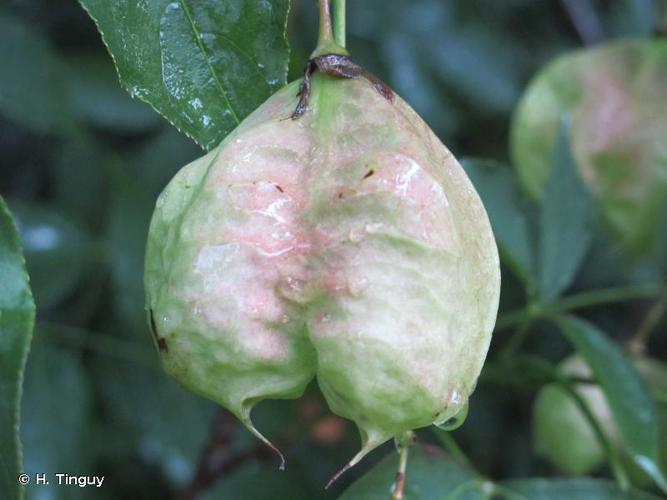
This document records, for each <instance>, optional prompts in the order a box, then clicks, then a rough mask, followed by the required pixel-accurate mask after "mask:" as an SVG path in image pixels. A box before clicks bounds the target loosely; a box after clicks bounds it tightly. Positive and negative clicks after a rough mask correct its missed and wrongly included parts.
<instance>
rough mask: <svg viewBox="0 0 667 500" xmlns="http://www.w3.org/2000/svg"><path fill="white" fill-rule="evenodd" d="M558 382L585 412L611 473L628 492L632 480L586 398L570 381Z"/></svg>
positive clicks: (562, 380)
mask: <svg viewBox="0 0 667 500" xmlns="http://www.w3.org/2000/svg"><path fill="white" fill-rule="evenodd" d="M557 382H558V384H559V385H560V386H561V387H562V388H563V389H565V390H566V391H567V393H568V394H569V395H570V396H571V397H572V398H573V399H574V401H575V402H576V403H577V406H578V407H579V409H580V410H581V411H582V412H583V414H584V416H585V417H586V420H587V421H588V424H589V425H590V426H591V428H592V429H593V433H594V434H595V437H596V438H597V440H598V442H599V443H600V446H601V447H602V449H603V450H604V453H605V455H606V456H607V459H608V460H609V465H610V466H611V471H612V473H613V475H614V479H615V480H616V482H617V483H618V485H619V486H620V487H621V489H622V490H625V491H627V490H628V489H629V488H630V480H629V479H628V475H627V473H626V471H625V469H624V468H623V465H622V464H621V462H620V460H619V457H618V453H617V452H616V450H615V449H614V448H613V447H612V446H611V443H610V442H609V440H608V439H607V437H606V436H605V434H604V432H603V431H602V428H601V427H600V424H599V423H598V421H597V419H596V418H595V415H593V412H591V410H590V408H589V407H588V404H587V403H586V401H585V400H584V398H583V397H581V395H580V394H579V393H578V392H577V390H576V389H575V387H574V386H573V384H572V382H571V381H570V380H569V379H567V378H559V379H558V380H557Z"/></svg>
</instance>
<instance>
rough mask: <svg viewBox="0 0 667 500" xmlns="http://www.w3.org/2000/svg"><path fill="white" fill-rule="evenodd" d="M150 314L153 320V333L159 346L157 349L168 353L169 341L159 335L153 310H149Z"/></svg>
mask: <svg viewBox="0 0 667 500" xmlns="http://www.w3.org/2000/svg"><path fill="white" fill-rule="evenodd" d="M148 312H149V315H150V318H151V333H152V334H153V338H154V339H155V343H156V344H157V347H158V349H159V350H160V352H168V351H169V348H168V347H167V339H165V338H164V337H160V334H158V332H157V325H156V324H155V317H154V316H153V309H149V310H148Z"/></svg>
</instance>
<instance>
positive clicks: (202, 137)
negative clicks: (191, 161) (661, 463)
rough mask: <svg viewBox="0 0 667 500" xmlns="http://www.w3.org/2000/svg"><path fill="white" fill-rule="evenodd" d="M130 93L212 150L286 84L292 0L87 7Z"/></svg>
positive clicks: (86, 0)
mask: <svg viewBox="0 0 667 500" xmlns="http://www.w3.org/2000/svg"><path fill="white" fill-rule="evenodd" d="M80 1H81V4H82V5H83V7H84V8H85V9H86V10H87V11H88V13H89V14H90V16H91V17H92V18H93V19H94V20H95V22H96V23H97V27H98V29H99V30H100V32H101V34H102V38H103V39H104V42H105V43H106V45H107V48H108V49H109V52H110V53H111V56H112V57H113V59H114V62H115V64H116V68H117V70H118V75H119V78H120V81H121V84H122V85H123V87H125V88H126V89H127V90H128V92H130V94H131V95H132V96H133V97H138V98H139V99H142V100H144V101H146V102H148V103H149V104H151V106H153V107H154V108H155V109H156V110H157V111H158V112H159V113H160V114H162V115H163V116H164V117H165V118H166V119H167V120H169V121H170V122H171V123H172V124H173V125H174V126H176V128H178V129H179V130H180V131H181V132H183V133H184V134H186V135H187V136H188V137H190V138H192V139H193V140H194V141H195V142H197V143H198V144H199V145H200V146H202V147H203V148H205V149H207V150H208V149H211V148H212V147H214V146H215V145H216V144H218V143H219V142H220V141H221V140H222V139H223V138H224V137H225V136H226V135H227V134H228V133H229V132H231V131H232V130H233V129H234V127H235V126H236V125H238V124H239V123H240V122H241V120H243V118H245V117H246V116H247V115H248V114H250V112H251V111H252V110H253V109H255V108H256V107H257V106H259V105H260V104H261V103H262V102H263V101H264V100H265V99H266V98H267V97H268V96H269V95H271V93H273V92H274V91H276V90H277V89H278V88H279V87H280V86H281V85H284V84H285V80H286V76H287V62H288V47H287V41H286V38H285V30H286V22H287V12H288V7H289V2H288V0H228V1H225V2H219V1H216V0H197V1H193V0H177V1H170V0H151V1H146V0H141V1H129V0H80Z"/></svg>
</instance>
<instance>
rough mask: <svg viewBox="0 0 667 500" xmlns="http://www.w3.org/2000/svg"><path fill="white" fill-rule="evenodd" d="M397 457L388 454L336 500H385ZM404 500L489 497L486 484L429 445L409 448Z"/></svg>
mask: <svg viewBox="0 0 667 500" xmlns="http://www.w3.org/2000/svg"><path fill="white" fill-rule="evenodd" d="M397 468H398V454H397V453H390V455H389V456H388V457H386V458H385V459H384V460H382V461H381V462H380V463H379V464H377V465H376V466H375V467H374V468H373V469H371V470H370V471H369V472H368V473H367V474H366V475H364V476H363V477H362V478H361V479H359V480H358V481H356V482H355V483H354V484H352V486H350V487H349V488H348V489H347V490H346V491H345V492H344V493H343V495H341V497H340V500H386V499H387V498H390V496H391V491H392V487H393V484H394V480H395V478H396V470H397ZM405 477H406V482H405V498H406V500H442V499H448V500H463V499H469V500H477V499H488V498H490V491H488V485H487V486H486V487H485V482H484V480H483V479H482V478H481V476H479V475H478V474H476V473H475V472H473V471H471V470H469V469H467V468H466V467H464V466H463V465H461V464H459V463H457V462H456V461H454V460H453V459H452V458H451V457H449V456H448V455H445V453H444V452H443V451H442V450H440V449H439V448H435V447H433V446H421V445H418V446H413V447H411V448H410V451H409V458H408V468H407V471H406V474H405Z"/></svg>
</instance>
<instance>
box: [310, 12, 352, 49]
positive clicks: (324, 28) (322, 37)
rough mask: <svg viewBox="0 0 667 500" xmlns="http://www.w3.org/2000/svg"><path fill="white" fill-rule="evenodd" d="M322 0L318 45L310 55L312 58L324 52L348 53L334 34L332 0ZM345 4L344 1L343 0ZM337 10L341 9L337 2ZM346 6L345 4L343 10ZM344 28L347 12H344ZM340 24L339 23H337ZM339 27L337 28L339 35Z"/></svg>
mask: <svg viewBox="0 0 667 500" xmlns="http://www.w3.org/2000/svg"><path fill="white" fill-rule="evenodd" d="M319 2H320V32H319V35H318V38H317V47H315V50H314V51H313V53H312V54H311V55H310V58H311V59H314V58H316V57H318V56H321V55H324V54H340V55H348V53H347V51H346V50H345V48H344V47H343V46H342V45H340V44H338V43H336V40H337V38H336V39H334V35H333V23H332V22H331V0H319ZM343 4H344V2H343ZM336 8H337V12H338V10H340V6H339V5H338V3H337V4H336ZM344 8H345V6H344V5H343V10H344ZM342 19H343V30H345V12H343V13H342ZM337 24H338V23H337ZM338 30H339V28H337V37H338V36H339V33H338Z"/></svg>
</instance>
